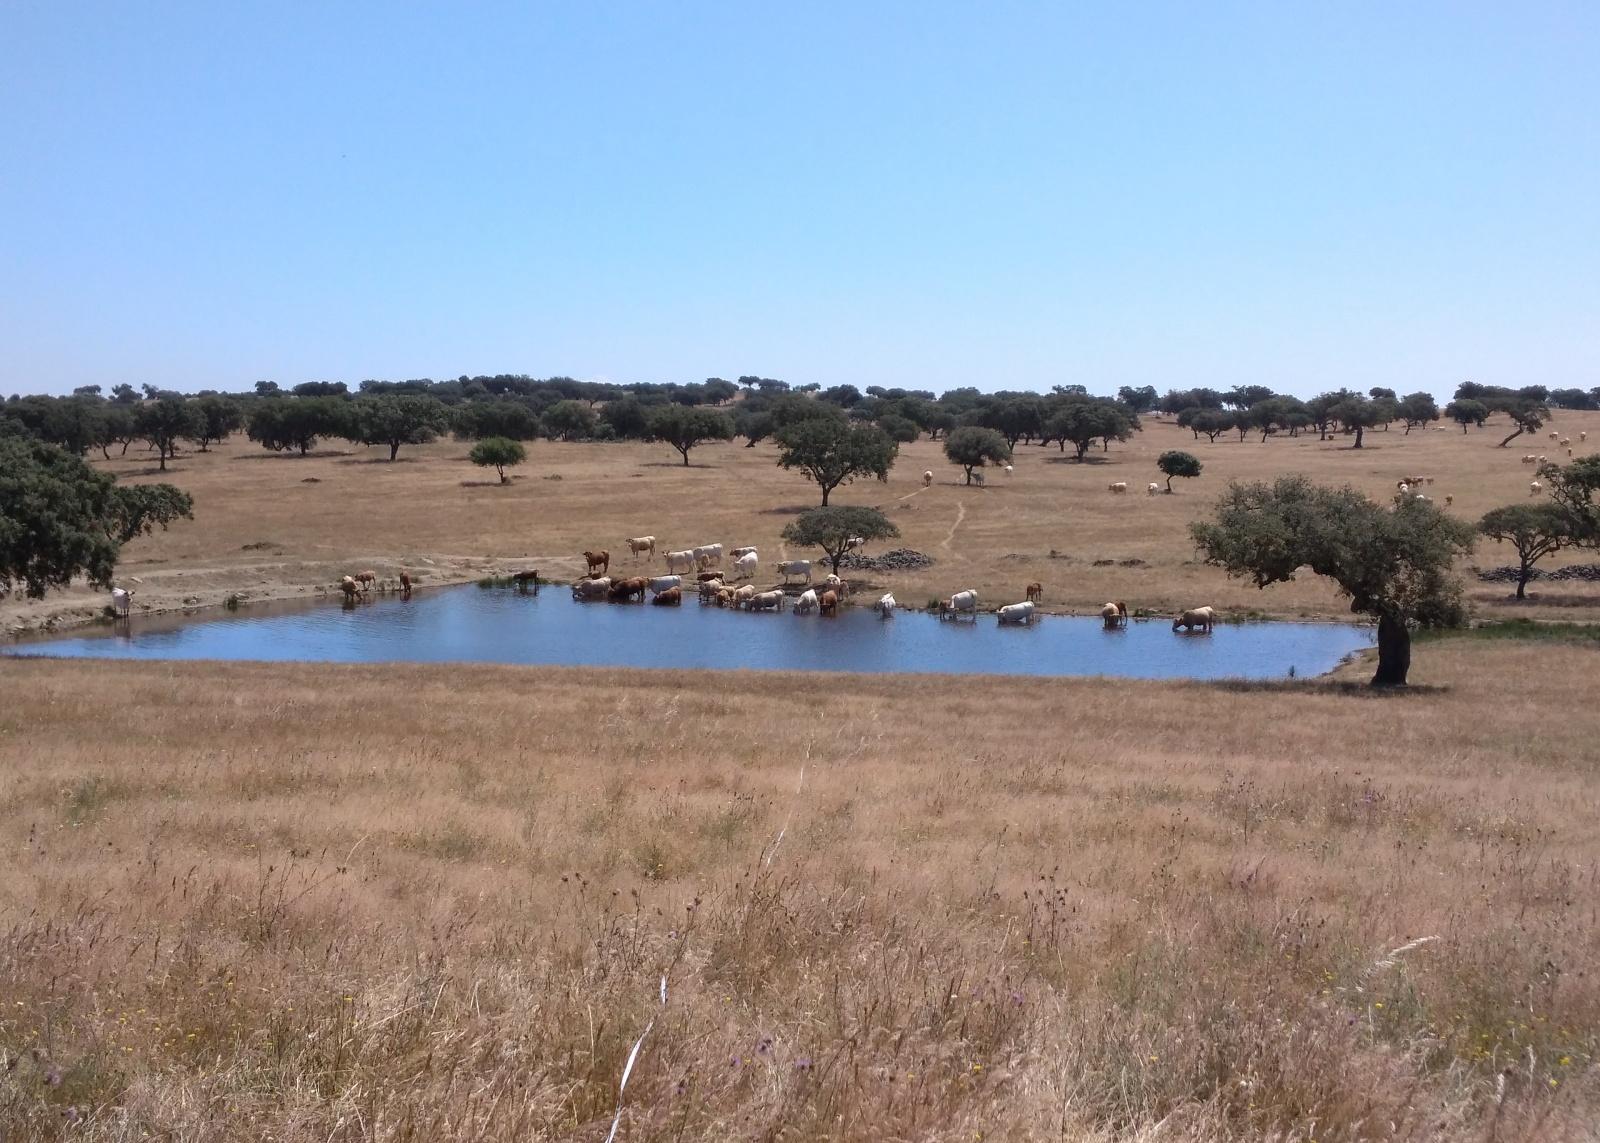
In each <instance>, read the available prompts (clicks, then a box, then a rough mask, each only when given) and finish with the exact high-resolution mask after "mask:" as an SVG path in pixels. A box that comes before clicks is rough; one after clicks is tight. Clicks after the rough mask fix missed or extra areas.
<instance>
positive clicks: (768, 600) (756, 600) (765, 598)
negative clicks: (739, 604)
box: [747, 591, 783, 611]
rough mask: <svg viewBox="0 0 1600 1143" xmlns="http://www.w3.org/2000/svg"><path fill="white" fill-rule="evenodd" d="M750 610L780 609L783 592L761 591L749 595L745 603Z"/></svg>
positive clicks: (781, 608) (781, 607)
mask: <svg viewBox="0 0 1600 1143" xmlns="http://www.w3.org/2000/svg"><path fill="white" fill-rule="evenodd" d="M747 606H748V607H749V608H750V610H751V611H782V610H783V592H781V591H762V592H757V593H756V594H755V595H752V596H751V597H750V602H749V603H748V604H747Z"/></svg>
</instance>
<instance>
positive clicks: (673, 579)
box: [650, 575, 683, 595]
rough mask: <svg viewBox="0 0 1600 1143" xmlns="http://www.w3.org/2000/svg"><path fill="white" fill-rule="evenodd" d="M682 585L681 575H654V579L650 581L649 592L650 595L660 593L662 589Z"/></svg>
mask: <svg viewBox="0 0 1600 1143" xmlns="http://www.w3.org/2000/svg"><path fill="white" fill-rule="evenodd" d="M682 586H683V577H682V576H681V575H658V576H656V578H655V579H653V580H651V581H650V594H651V595H660V594H661V593H662V592H663V591H666V590H667V589H668V588H669V587H682Z"/></svg>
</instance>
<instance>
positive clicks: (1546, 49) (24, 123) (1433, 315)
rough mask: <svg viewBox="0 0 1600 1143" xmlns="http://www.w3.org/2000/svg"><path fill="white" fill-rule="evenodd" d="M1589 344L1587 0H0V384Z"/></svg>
mask: <svg viewBox="0 0 1600 1143" xmlns="http://www.w3.org/2000/svg"><path fill="white" fill-rule="evenodd" d="M501 372H506V373H528V374H532V375H535V376H550V375H556V374H566V375H570V376H575V377H581V378H589V379H603V380H615V381H690V380H699V379H702V378H705V377H707V376H713V375H715V376H725V377H730V378H732V377H736V376H738V375H739V374H741V373H757V374H760V375H762V376H769V377H781V378H783V379H785V380H788V381H791V382H794V383H804V382H808V381H817V382H820V383H822V384H824V385H830V384H837V383H841V382H850V383H853V384H855V385H858V386H865V385H869V384H883V385H891V386H893V385H903V386H908V387H920V388H931V389H936V390H943V389H946V388H949V387H952V386H957V385H976V386H978V387H979V388H982V389H990V390H992V389H999V388H1034V389H1048V388H1049V386H1051V385H1053V384H1060V383H1081V384H1085V385H1087V386H1089V388H1090V389H1091V390H1092V391H1097V392H1110V391H1114V390H1115V388H1116V387H1117V386H1119V385H1123V384H1134V385H1139V384H1152V385H1155V386H1156V387H1157V388H1158V389H1163V390H1164V389H1166V388H1168V387H1176V386H1186V385H1197V384H1202V385H1211V386H1217V387H1227V386H1230V385H1233V384H1239V383H1261V384H1266V385H1271V386H1273V387H1274V388H1277V389H1279V390H1280V391H1285V392H1293V393H1298V394H1301V395H1309V394H1311V393H1315V392H1318V391H1321V390H1323V389H1326V388H1332V387H1337V386H1340V385H1351V386H1356V387H1360V388H1363V389H1364V388H1367V387H1369V386H1371V385H1387V386H1392V387H1394V388H1397V389H1399V390H1400V391H1402V392H1407V391H1411V390H1414V389H1419V388H1420V389H1429V390H1432V391H1433V392H1435V393H1438V394H1441V395H1448V394H1449V393H1450V391H1451V390H1453V388H1454V387H1455V385H1456V384H1457V383H1458V382H1459V381H1462V380H1475V381H1482V382H1487V383H1491V384H1507V385H1523V384H1531V383H1535V382H1537V383H1543V384H1547V385H1550V386H1552V387H1564V386H1574V385H1575V386H1580V387H1583V388H1589V387H1592V386H1595V385H1600V4H1597V3H1595V2H1594V0H1574V2H1571V3H1540V2H1532V3H1526V4H1508V3H1503V2H1474V0H1458V2H1453V3H1431V2H1425V0H1424V2H1417V3H1409V2H1408V3H1394V2H1393V0H1379V2H1373V3H1343V4H1325V3H1316V4H1313V3H1289V2H1284V3H1278V2H1269V0H1261V2H1259V3H1247V4H1235V3H1226V2H1225V3H1215V4H1194V3H1188V2H1183V3H1177V2H1174V3H1149V4H1142V5H1137V6H1135V5H1110V4H1095V5H1090V4H1066V3H1038V4H1012V3H985V4H973V3H940V2H930V0H916V2H908V3H860V2H858V0H855V2H849V3H826V2H825V3H815V4H789V5H781V6H780V5H768V4H750V3H739V4H731V3H730V4H697V3H671V4H667V3H635V4H624V3H605V2H597V3H587V2H584V3H564V4H554V3H549V4H540V3H506V4H495V3H472V4H455V3H451V4H446V3H439V4H422V3H416V4H413V3H403V4H395V3H381V4H380V3H371V4H360V3H345V2H337V3H331V4H330V3H284V2H274V3H271V4H266V3H259V4H258V3H221V4H219V3H215V2H214V0H211V2H207V3H161V2H156V3H150V4H130V3H126V2H121V0H119V2H116V3H111V2H104V3H90V2H83V3H74V2H71V0H7V2H6V3H4V4H3V5H0V393H8V392H58V393H60V392H67V391H69V390H70V389H71V388H73V387H74V386H77V385H83V384H89V383H99V384H101V385H105V386H107V387H109V386H110V385H113V384H116V383H119V382H123V381H129V382H133V383H135V384H140V383H143V382H153V383H156V384H158V385H162V386H170V387H174V388H181V389H186V390H193V389H196V388H202V387H212V388H225V389H229V388H231V389H239V388H249V387H250V385H251V384H252V383H253V382H255V381H257V380H260V379H263V378H270V379H273V380H276V381H279V382H280V383H282V384H285V385H287V384H293V383H297V382H300V381H306V380H343V381H348V382H351V383H352V384H354V383H356V382H358V381H360V380H361V379H363V378H367V377H381V378H406V377H435V378H444V377H454V376H457V375H460V374H463V373H467V374H473V373H501Z"/></svg>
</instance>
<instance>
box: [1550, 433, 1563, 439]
mask: <svg viewBox="0 0 1600 1143" xmlns="http://www.w3.org/2000/svg"><path fill="white" fill-rule="evenodd" d="M1560 437H1561V434H1560V433H1555V432H1553V433H1551V434H1550V439H1551V440H1558V439H1560Z"/></svg>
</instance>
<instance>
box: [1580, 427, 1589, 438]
mask: <svg viewBox="0 0 1600 1143" xmlns="http://www.w3.org/2000/svg"><path fill="white" fill-rule="evenodd" d="M1578 439H1579V440H1580V441H1586V440H1588V439H1589V430H1588V429H1584V430H1583V431H1582V432H1580V433H1579V434H1578Z"/></svg>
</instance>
